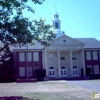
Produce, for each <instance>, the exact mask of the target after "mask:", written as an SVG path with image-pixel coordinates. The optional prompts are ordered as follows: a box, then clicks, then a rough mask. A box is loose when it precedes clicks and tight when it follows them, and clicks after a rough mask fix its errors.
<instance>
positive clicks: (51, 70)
mask: <svg viewBox="0 0 100 100" xmlns="http://www.w3.org/2000/svg"><path fill="white" fill-rule="evenodd" d="M49 77H55V70H54V67H50V68H49Z"/></svg>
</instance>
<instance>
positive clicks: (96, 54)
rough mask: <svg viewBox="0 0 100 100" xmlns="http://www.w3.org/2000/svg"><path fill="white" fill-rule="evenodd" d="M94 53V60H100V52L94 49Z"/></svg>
mask: <svg viewBox="0 0 100 100" xmlns="http://www.w3.org/2000/svg"><path fill="white" fill-rule="evenodd" d="M92 55H93V60H98V52H97V51H93V52H92Z"/></svg>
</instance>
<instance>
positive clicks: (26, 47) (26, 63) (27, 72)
mask: <svg viewBox="0 0 100 100" xmlns="http://www.w3.org/2000/svg"><path fill="white" fill-rule="evenodd" d="M26 49H27V50H26V73H27V79H29V77H28V42H27V46H26Z"/></svg>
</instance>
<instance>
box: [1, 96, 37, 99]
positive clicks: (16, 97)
mask: <svg viewBox="0 0 100 100" xmlns="http://www.w3.org/2000/svg"><path fill="white" fill-rule="evenodd" d="M0 100H39V99H29V98H26V97H22V96H10V97H6V96H5V97H0Z"/></svg>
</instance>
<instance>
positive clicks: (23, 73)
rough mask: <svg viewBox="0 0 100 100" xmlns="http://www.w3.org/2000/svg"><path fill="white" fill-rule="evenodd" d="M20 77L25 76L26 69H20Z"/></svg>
mask: <svg viewBox="0 0 100 100" xmlns="http://www.w3.org/2000/svg"><path fill="white" fill-rule="evenodd" d="M19 76H25V67H19Z"/></svg>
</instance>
